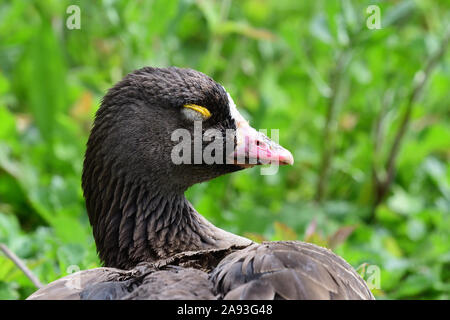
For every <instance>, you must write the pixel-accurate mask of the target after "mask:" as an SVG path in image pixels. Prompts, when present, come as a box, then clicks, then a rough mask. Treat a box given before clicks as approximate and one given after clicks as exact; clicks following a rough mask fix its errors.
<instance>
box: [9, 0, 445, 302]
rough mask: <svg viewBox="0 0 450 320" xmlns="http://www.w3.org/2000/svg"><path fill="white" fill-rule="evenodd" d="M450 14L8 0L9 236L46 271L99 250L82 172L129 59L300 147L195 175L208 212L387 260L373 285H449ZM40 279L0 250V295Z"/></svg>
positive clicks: (226, 223) (430, 290) (244, 3)
mask: <svg viewBox="0 0 450 320" xmlns="http://www.w3.org/2000/svg"><path fill="white" fill-rule="evenodd" d="M71 4H76V5H78V6H79V8H80V10H81V29H79V30H76V29H75V30H69V29H68V28H67V27H66V20H67V18H68V17H69V16H70V15H69V14H67V13H66V10H67V8H68V6H69V5H71ZM372 4H375V5H378V6H379V8H380V9H381V29H378V30H376V29H375V30H371V29H369V28H368V27H367V25H366V22H367V19H368V18H369V16H370V14H368V13H367V12H366V10H367V7H368V6H369V5H372ZM449 21H450V3H449V2H448V1H444V0H443V1H428V0H416V1H375V0H373V1H350V0H342V1H337V0H315V1H291V0H274V1H269V0H240V1H230V0H224V1H212V0H198V1H195V0H185V1H174V0H162V1H114V0H104V1H88V0H86V1H61V0H49V1H22V0H8V1H4V0H0V242H1V243H3V244H5V245H6V246H7V247H8V248H9V249H10V250H11V251H13V252H15V254H16V255H17V256H18V257H20V259H22V260H23V262H24V263H26V265H27V266H28V267H29V269H30V270H31V271H32V272H33V273H34V274H35V275H36V276H37V277H38V278H39V279H40V281H41V282H42V283H44V284H45V283H48V282H50V281H53V280H55V279H57V278H59V277H62V276H64V275H67V273H68V272H72V271H74V270H76V269H77V266H78V267H79V268H81V269H86V268H94V267H97V266H99V265H100V263H99V260H98V258H97V256H96V251H95V244H94V241H93V238H92V235H91V228H90V225H89V221H88V219H87V214H86V210H85V206H84V201H83V196H82V191H81V187H80V176H81V170H82V160H83V154H84V150H85V143H86V141H87V136H88V133H89V129H90V126H91V123H92V119H93V117H94V115H95V112H96V110H97V108H98V107H99V104H100V101H101V98H102V96H103V95H104V94H105V92H106V90H107V89H108V88H109V87H111V86H112V85H113V84H114V83H115V82H117V81H118V80H120V79H121V78H122V77H123V76H124V75H125V74H127V73H128V72H130V71H132V70H134V69H136V68H140V67H143V66H161V67H163V66H170V65H176V66H180V67H190V68H194V69H197V70H199V71H202V72H204V73H206V74H208V75H210V76H212V77H213V78H214V79H215V80H217V81H218V82H220V83H222V84H223V85H224V86H225V87H226V88H227V90H228V91H229V92H230V93H231V95H232V96H233V97H234V100H235V102H236V104H237V105H238V107H239V109H240V110H241V112H242V113H243V114H244V115H245V116H246V117H247V118H248V119H250V122H251V123H252V125H253V126H254V127H256V128H266V129H279V130H280V142H281V144H282V145H284V146H286V147H287V148H288V149H290V150H291V151H292V152H293V154H294V156H295V159H296V162H295V164H294V166H292V167H283V168H280V170H279V172H278V174H277V175H272V176H262V175H260V170H259V168H253V169H250V170H246V171H242V172H239V173H235V174H232V175H228V176H224V177H221V178H219V179H216V180H214V181H211V182H209V183H204V184H201V185H197V186H194V187H193V188H192V189H190V190H189V191H188V196H189V199H190V200H191V201H192V202H193V204H194V205H195V207H196V208H197V210H198V211H199V212H201V213H202V214H204V215H205V216H206V217H207V218H208V219H209V220H210V221H212V222H213V223H215V224H216V225H218V226H220V227H221V228H224V229H226V230H229V231H231V232H235V233H238V234H241V235H244V236H247V237H250V238H252V239H254V240H256V241H263V240H265V239H268V240H281V239H300V240H305V241H310V242H314V243H317V244H320V245H322V246H327V247H329V248H331V249H333V250H334V251H335V252H336V253H337V254H339V255H341V256H342V257H343V258H345V259H346V260H347V261H348V262H349V263H350V264H351V265H353V266H354V267H355V268H357V269H358V271H359V272H360V273H361V274H362V275H363V277H364V278H365V279H366V280H367V279H368V278H369V277H370V276H371V275H375V276H376V274H374V273H373V270H375V271H376V270H379V276H380V278H379V280H380V281H379V282H378V288H374V290H373V292H374V294H375V295H376V297H377V298H381V299H449V297H450V235H449V234H450V219H449V211H450V210H449V209H450V166H449V159H450V123H449V118H450V117H449V116H450V108H449V107H450V94H449V92H450V90H449V88H450V54H449V51H450V50H447V52H446V51H445V47H446V45H447V44H448V31H447V30H448V23H449ZM269 133H270V132H269ZM370 266H375V269H374V268H372V269H370V268H369V267H370ZM368 270H372V274H369V272H368ZM372 280H373V279H372ZM375 280H376V279H375ZM374 284H375V285H377V282H375V283H374ZM35 289H36V288H35V287H34V285H33V284H32V283H31V281H30V280H29V279H28V278H27V277H26V276H25V275H24V274H23V273H22V271H21V270H20V269H18V268H17V267H16V266H15V265H14V263H13V262H12V261H11V260H9V259H8V258H7V257H6V256H5V255H3V254H2V253H0V298H1V299H23V298H25V297H27V296H28V295H29V294H30V293H32V292H33V291H34V290H35Z"/></svg>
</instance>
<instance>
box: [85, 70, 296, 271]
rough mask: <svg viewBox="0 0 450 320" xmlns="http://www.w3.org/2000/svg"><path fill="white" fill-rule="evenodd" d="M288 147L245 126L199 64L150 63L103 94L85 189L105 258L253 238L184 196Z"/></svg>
mask: <svg viewBox="0 0 450 320" xmlns="http://www.w3.org/2000/svg"><path fill="white" fill-rule="evenodd" d="M266 163H276V164H281V165H283V164H292V163H293V157H292V154H291V153H290V152H289V151H288V150H286V149H284V148H283V147H281V146H280V145H279V144H278V143H276V142H274V141H272V140H270V139H269V138H268V137H267V136H266V135H264V134H262V133H260V132H258V131H257V130H255V129H254V128H252V127H251V126H250V124H249V123H248V122H247V121H246V120H245V119H244V117H243V116H242V115H241V114H240V113H239V111H238V110H237V108H236V106H235V104H234V102H233V100H232V98H231V97H230V95H229V94H228V93H227V91H226V90H225V89H224V87H222V86H221V85H220V84H218V83H217V82H215V81H214V80H213V79H211V78H210V77H208V76H206V75H204V74H203V73H201V72H198V71H195V70H191V69H181V68H175V67H171V68H151V67H146V68H142V69H140V70H137V71H134V72H132V73H130V74H128V75H127V76H125V77H124V79H123V80H121V81H120V82H118V83H117V84H116V85H115V86H114V87H112V88H111V89H110V90H109V91H108V93H107V94H106V95H105V97H104V98H103V101H102V103H101V106H100V108H99V110H98V111H97V114H96V117H95V121H94V125H93V127H92V130H91V134H90V136H89V140H88V143H87V149H86V154H85V161H84V167H83V177H82V187H83V191H84V196H85V198H86V207H87V211H88V215H89V219H90V222H91V224H92V226H93V233H94V238H95V241H96V245H97V250H98V252H99V255H100V258H101V260H102V261H103V262H104V264H105V265H106V266H114V267H122V268H130V267H132V266H134V265H136V264H137V263H139V262H141V261H154V260H157V259H161V258H164V257H167V256H170V255H171V254H175V253H177V252H182V251H186V250H191V251H192V250H201V249H204V248H214V247H224V246H227V245H232V244H236V243H238V244H242V243H244V242H247V243H249V241H248V240H247V239H244V238H241V237H238V236H234V235H231V234H228V233H227V232H225V231H223V230H220V229H218V228H215V227H214V226H212V225H211V224H210V223H209V222H207V221H206V220H205V219H204V218H203V217H201V216H200V215H198V214H197V212H196V211H195V209H194V208H193V207H192V206H191V205H190V203H189V202H188V201H187V200H186V199H185V198H184V192H185V191H186V189H188V188H189V187H190V186H192V185H193V184H196V183H200V182H204V181H207V180H210V179H213V178H215V177H218V176H220V175H223V174H226V173H231V172H234V171H238V170H242V169H244V168H248V167H252V166H254V165H259V164H266Z"/></svg>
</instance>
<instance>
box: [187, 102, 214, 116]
mask: <svg viewBox="0 0 450 320" xmlns="http://www.w3.org/2000/svg"><path fill="white" fill-rule="evenodd" d="M183 107H185V108H189V109H192V110H195V111H197V112H198V113H200V114H201V115H202V116H203V118H204V119H208V118H209V117H211V112H209V110H208V109H206V108H205V107H202V106H199V105H196V104H185V105H184V106H183Z"/></svg>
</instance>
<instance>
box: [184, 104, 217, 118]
mask: <svg viewBox="0 0 450 320" xmlns="http://www.w3.org/2000/svg"><path fill="white" fill-rule="evenodd" d="M182 112H183V114H184V116H185V117H186V118H187V119H190V120H192V121H201V120H206V119H208V118H209V117H211V112H209V110H208V109H207V108H205V107H202V106H199V105H196V104H185V105H184V106H183V109H182Z"/></svg>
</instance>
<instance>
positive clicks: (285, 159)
mask: <svg viewBox="0 0 450 320" xmlns="http://www.w3.org/2000/svg"><path fill="white" fill-rule="evenodd" d="M236 139H237V143H236V148H235V150H234V163H235V164H237V165H240V166H242V167H251V166H254V165H259V164H269V163H270V164H274V163H275V164H278V165H286V164H290V165H292V164H293V163H294V157H293V156H292V154H291V153H290V152H289V151H288V150H286V149H285V148H283V147H282V146H280V145H279V144H278V143H276V142H275V141H273V140H271V139H269V138H268V137H267V136H266V135H265V134H264V133H262V132H258V131H256V130H255V129H254V128H252V127H251V126H250V125H249V124H248V122H247V121H246V120H245V119H243V118H241V119H239V121H238V122H237V129H236Z"/></svg>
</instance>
